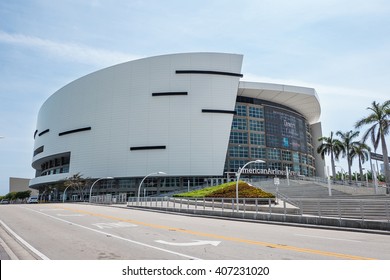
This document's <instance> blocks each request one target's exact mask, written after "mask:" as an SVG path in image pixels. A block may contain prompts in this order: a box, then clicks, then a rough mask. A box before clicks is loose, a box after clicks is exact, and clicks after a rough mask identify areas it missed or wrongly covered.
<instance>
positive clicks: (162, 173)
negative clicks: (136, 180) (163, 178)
mask: <svg viewBox="0 0 390 280" xmlns="http://www.w3.org/2000/svg"><path fill="white" fill-rule="evenodd" d="M164 174H165V175H166V174H167V173H165V172H161V171H159V172H153V173H150V174H148V175H146V176H145V177H144V178H143V179H142V181H141V183H140V184H139V187H138V196H137V206H138V204H139V197H140V191H141V186H142V183H143V182H144V181H145V179H146V178H148V177H149V176H152V175H164Z"/></svg>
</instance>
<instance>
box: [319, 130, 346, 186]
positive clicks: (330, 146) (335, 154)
mask: <svg viewBox="0 0 390 280" xmlns="http://www.w3.org/2000/svg"><path fill="white" fill-rule="evenodd" d="M318 141H321V142H322V143H321V144H320V145H319V146H318V148H317V153H319V154H320V155H321V158H322V159H324V158H325V155H329V154H330V161H331V165H332V175H333V179H335V178H336V165H335V162H334V161H335V159H336V160H338V159H339V155H340V153H341V152H342V150H343V144H342V143H341V142H340V140H338V139H335V138H333V131H331V132H330V137H326V136H323V137H320V138H318Z"/></svg>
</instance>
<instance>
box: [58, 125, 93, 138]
mask: <svg viewBox="0 0 390 280" xmlns="http://www.w3.org/2000/svg"><path fill="white" fill-rule="evenodd" d="M91 129H92V128H91V127H90V126H88V127H82V128H77V129H73V130H68V131H64V132H60V133H58V136H63V135H66V134H71V133H76V132H81V131H87V130H91Z"/></svg>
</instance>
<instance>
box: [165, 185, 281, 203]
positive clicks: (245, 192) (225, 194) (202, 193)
mask: <svg viewBox="0 0 390 280" xmlns="http://www.w3.org/2000/svg"><path fill="white" fill-rule="evenodd" d="M173 197H185V198H236V182H229V183H225V184H222V185H218V186H213V187H209V188H204V189H200V190H195V191H191V192H185V193H180V194H175V195H174V196H173ZM238 197H239V198H240V199H241V198H266V199H272V201H273V202H275V195H273V194H272V193H268V192H265V191H263V190H262V189H259V188H255V187H253V186H251V185H249V184H248V183H246V182H244V181H239V182H238Z"/></svg>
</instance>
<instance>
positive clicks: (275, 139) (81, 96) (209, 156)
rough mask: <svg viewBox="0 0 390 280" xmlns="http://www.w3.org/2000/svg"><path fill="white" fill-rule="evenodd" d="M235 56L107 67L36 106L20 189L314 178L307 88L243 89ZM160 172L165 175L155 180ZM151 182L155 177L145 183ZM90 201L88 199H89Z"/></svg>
mask: <svg viewBox="0 0 390 280" xmlns="http://www.w3.org/2000/svg"><path fill="white" fill-rule="evenodd" d="M242 61H243V55H238V54H226V53H181V54H171V55H162V56H156V57H149V58H144V59H139V60H134V61H129V62H126V63H122V64H118V65H115V66H112V67H108V68H105V69H102V70H99V71H96V72H94V73H91V74H89V75H86V76H84V77H81V78H79V79H77V80H75V81H73V82H71V83H69V84H67V85H65V86H64V87H63V88H61V89H59V90H58V91H57V92H55V93H54V94H53V95H51V96H50V97H49V98H48V99H47V100H46V102H45V103H44V104H43V105H42V107H41V109H40V111H39V114H38V119H37V126H36V131H35V133H34V152H33V159H32V167H33V168H34V169H35V171H36V175H35V178H33V179H32V180H31V181H30V187H32V188H35V189H40V190H44V189H45V188H46V189H47V188H48V187H49V186H54V185H56V184H58V183H60V182H63V181H64V180H65V179H66V178H69V177H71V176H72V175H74V174H77V173H79V174H81V175H82V176H83V177H84V178H90V180H91V181H93V180H97V179H99V178H104V177H113V178H114V179H112V180H101V181H100V182H98V184H97V187H96V193H99V194H111V193H112V194H114V193H126V195H127V196H132V195H135V194H136V192H137V189H138V185H139V184H140V182H141V180H143V179H144V178H145V176H148V175H150V177H149V178H148V179H147V181H145V183H146V185H147V186H148V194H162V193H165V192H169V191H172V190H175V189H178V188H181V187H187V186H190V185H191V186H199V185H203V184H205V183H207V184H213V183H217V182H222V181H226V180H228V178H229V174H230V176H231V174H233V173H234V172H237V170H238V169H239V168H240V167H242V166H244V164H246V163H247V162H249V161H252V160H256V159H261V160H263V161H264V163H259V164H251V165H250V166H248V168H247V169H245V170H244V172H243V173H242V175H241V177H245V176H246V177H253V176H258V177H259V176H260V177H275V176H279V177H283V176H286V174H287V173H288V174H289V175H291V176H309V177H313V176H320V177H321V176H323V175H324V174H323V173H324V162H323V160H322V159H321V158H320V157H319V155H317V153H316V152H315V147H317V146H318V143H317V139H318V138H319V137H321V123H320V122H319V117H320V112H321V108H320V103H319V99H318V96H317V93H316V91H315V90H314V89H313V88H306V87H299V86H288V85H281V84H270V83H260V82H249V81H243V74H242V73H241V67H242ZM158 172H161V173H162V172H163V173H165V174H163V175H162V174H156V173H158ZM153 174H155V175H153ZM94 193H95V192H94Z"/></svg>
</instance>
